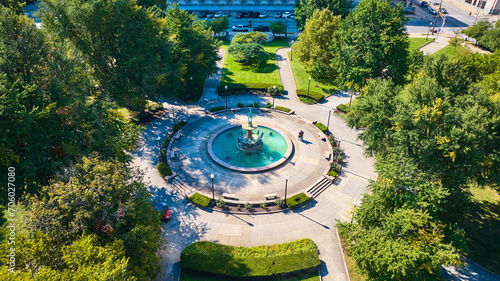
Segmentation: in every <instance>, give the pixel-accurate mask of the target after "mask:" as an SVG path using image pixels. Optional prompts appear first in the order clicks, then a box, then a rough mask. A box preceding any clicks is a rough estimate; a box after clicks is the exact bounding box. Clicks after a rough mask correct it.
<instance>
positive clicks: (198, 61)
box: [164, 4, 221, 87]
mask: <svg viewBox="0 0 500 281" xmlns="http://www.w3.org/2000/svg"><path fill="white" fill-rule="evenodd" d="M164 26H165V29H166V30H167V34H168V36H169V38H170V39H171V40H172V43H173V44H174V49H173V56H172V58H173V60H174V61H176V62H178V63H179V64H180V68H179V71H180V75H181V78H182V80H183V83H184V86H185V87H187V81H188V80H189V79H190V77H193V78H195V79H200V80H205V79H206V78H207V77H208V76H210V75H211V74H213V73H215V72H216V71H217V67H216V64H215V63H216V62H217V60H219V57H218V48H219V46H220V44H221V43H220V41H219V40H218V39H216V38H214V37H213V36H212V32H213V31H212V30H211V29H206V26H205V24H204V22H203V21H200V20H199V19H198V18H197V17H196V16H195V15H192V14H188V13H187V12H186V11H184V10H181V9H179V6H178V5H177V4H174V5H173V6H171V7H169V8H168V10H167V12H166V15H165V24H164Z"/></svg>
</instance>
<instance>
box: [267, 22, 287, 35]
mask: <svg viewBox="0 0 500 281" xmlns="http://www.w3.org/2000/svg"><path fill="white" fill-rule="evenodd" d="M270 29H271V32H272V33H273V34H274V35H277V34H285V33H286V26H285V23H284V22H283V21H282V20H277V21H274V22H271V25H270Z"/></svg>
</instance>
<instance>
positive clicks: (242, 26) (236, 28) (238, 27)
mask: <svg viewBox="0 0 500 281" xmlns="http://www.w3.org/2000/svg"><path fill="white" fill-rule="evenodd" d="M231 29H232V30H233V31H248V30H250V26H248V25H246V24H238V25H236V26H233V28H231Z"/></svg>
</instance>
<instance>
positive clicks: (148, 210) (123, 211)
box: [26, 155, 161, 280]
mask: <svg viewBox="0 0 500 281" xmlns="http://www.w3.org/2000/svg"><path fill="white" fill-rule="evenodd" d="M141 177H142V176H141V174H140V173H139V172H138V171H137V170H134V169H130V168H128V167H127V166H126V164H123V163H120V162H118V161H109V162H107V161H103V160H102V159H100V158H99V157H97V156H95V155H93V156H91V157H90V158H87V157H84V158H83V161H82V163H81V164H78V165H76V166H74V167H73V168H71V169H68V173H67V174H63V175H61V179H60V180H59V181H55V182H54V183H52V184H51V185H50V186H47V187H44V188H43V189H42V191H41V193H40V195H38V196H33V197H32V198H31V199H30V201H29V204H28V206H29V207H28V216H27V220H26V225H27V228H28V229H29V230H30V232H31V233H36V232H39V231H41V232H43V233H45V234H46V235H48V237H49V238H50V239H51V240H53V241H54V242H53V243H54V244H55V245H67V244H69V243H71V242H72V241H75V239H77V238H78V237H80V236H81V235H84V234H86V233H88V234H95V235H96V236H97V237H99V239H100V241H103V242H108V243H111V242H113V241H118V240H121V241H123V245H124V248H125V254H126V256H127V257H129V258H130V260H129V264H128V267H129V269H130V272H131V273H132V274H133V275H134V276H135V277H137V278H138V279H141V280H142V279H145V278H148V277H150V278H153V277H154V276H155V275H156V273H157V272H158V257H157V256H156V251H157V250H158V248H159V247H160V243H161V241H160V235H161V233H160V226H161V222H160V220H159V215H160V214H159V212H158V211H155V210H154V209H153V207H152V205H151V201H150V193H149V191H148V190H147V188H146V186H145V185H144V183H142V181H141Z"/></svg>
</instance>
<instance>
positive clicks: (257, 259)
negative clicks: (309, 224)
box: [180, 238, 320, 280]
mask: <svg viewBox="0 0 500 281" xmlns="http://www.w3.org/2000/svg"><path fill="white" fill-rule="evenodd" d="M319 264H320V260H319V256H318V248H317V246H316V244H315V243H314V242H313V241H312V240H311V239H307V238H305V239H300V240H296V241H292V242H288V243H283V244H275V245H262V246H256V247H234V246H227V245H222V244H217V243H212V242H208V241H199V242H195V243H193V244H191V245H189V246H187V247H186V248H185V249H184V251H182V254H181V261H180V267H181V268H182V269H183V270H184V269H187V270H195V271H198V272H207V273H212V274H219V275H224V276H231V277H250V276H272V275H278V274H284V273H288V272H295V271H299V270H306V269H315V268H317V267H318V266H319ZM225 280H228V278H226V279H225Z"/></svg>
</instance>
